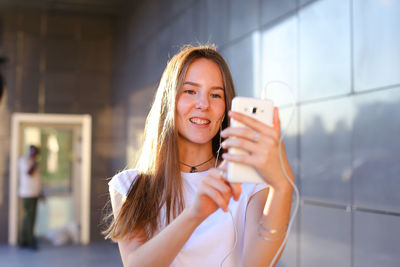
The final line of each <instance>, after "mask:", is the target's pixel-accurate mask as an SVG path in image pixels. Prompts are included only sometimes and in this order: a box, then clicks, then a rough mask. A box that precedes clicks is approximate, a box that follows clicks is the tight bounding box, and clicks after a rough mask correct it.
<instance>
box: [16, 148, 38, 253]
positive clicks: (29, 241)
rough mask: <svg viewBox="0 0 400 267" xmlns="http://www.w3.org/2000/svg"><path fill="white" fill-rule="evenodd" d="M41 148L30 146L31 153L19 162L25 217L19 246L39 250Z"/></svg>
mask: <svg viewBox="0 0 400 267" xmlns="http://www.w3.org/2000/svg"><path fill="white" fill-rule="evenodd" d="M38 156H39V148H38V147H37V146H34V145H30V146H29V153H28V154H27V155H24V156H22V157H21V158H20V159H19V161H18V165H19V196H20V197H21V199H22V204H23V209H24V215H23V216H24V217H23V221H22V231H21V234H20V239H19V246H20V247H23V248H31V249H34V250H37V241H36V237H35V235H34V229H35V220H36V209H37V203H38V199H39V197H40V196H41V179H40V169H39V161H38Z"/></svg>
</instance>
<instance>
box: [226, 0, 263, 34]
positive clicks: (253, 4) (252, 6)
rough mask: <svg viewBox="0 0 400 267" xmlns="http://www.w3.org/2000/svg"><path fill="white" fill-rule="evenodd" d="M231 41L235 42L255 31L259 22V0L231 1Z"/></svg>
mask: <svg viewBox="0 0 400 267" xmlns="http://www.w3.org/2000/svg"><path fill="white" fill-rule="evenodd" d="M230 8H231V9H230V16H229V18H230V27H229V39H230V40H231V41H232V40H235V39H237V38H239V37H241V36H243V35H244V34H246V33H249V32H251V31H253V30H255V29H256V28H257V27H258V22H259V8H260V3H259V0H248V1H242V0H231V6H230Z"/></svg>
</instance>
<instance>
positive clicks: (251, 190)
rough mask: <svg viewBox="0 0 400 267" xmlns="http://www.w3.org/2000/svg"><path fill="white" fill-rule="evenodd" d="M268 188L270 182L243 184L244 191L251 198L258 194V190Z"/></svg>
mask: <svg viewBox="0 0 400 267" xmlns="http://www.w3.org/2000/svg"><path fill="white" fill-rule="evenodd" d="M265 188H268V184H248V183H243V184H242V193H245V194H246V195H247V196H248V197H249V198H250V197H251V196H253V195H254V194H256V193H257V192H259V191H261V190H263V189H265Z"/></svg>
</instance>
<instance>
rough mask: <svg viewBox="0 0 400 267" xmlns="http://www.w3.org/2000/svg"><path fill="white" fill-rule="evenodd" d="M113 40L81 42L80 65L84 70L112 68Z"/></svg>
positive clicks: (102, 70)
mask: <svg viewBox="0 0 400 267" xmlns="http://www.w3.org/2000/svg"><path fill="white" fill-rule="evenodd" d="M111 57H112V55H111V41H110V40H104V41H103V40H99V41H83V42H80V44H79V67H80V68H81V69H82V70H84V71H100V72H109V71H110V70H111Z"/></svg>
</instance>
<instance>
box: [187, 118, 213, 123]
mask: <svg viewBox="0 0 400 267" xmlns="http://www.w3.org/2000/svg"><path fill="white" fill-rule="evenodd" d="M190 121H191V122H192V123H195V124H201V125H204V124H209V123H210V121H209V120H202V119H199V118H191V119H190Z"/></svg>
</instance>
